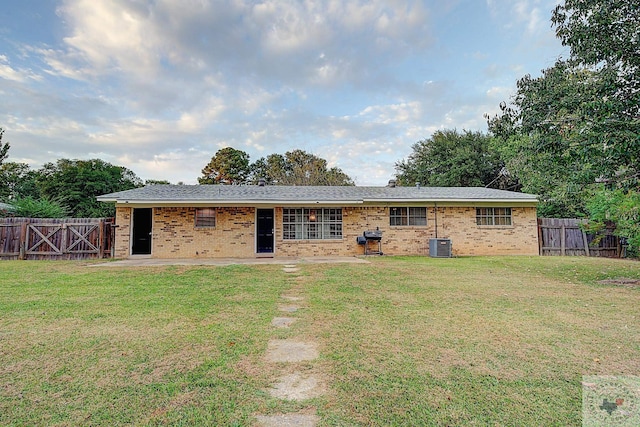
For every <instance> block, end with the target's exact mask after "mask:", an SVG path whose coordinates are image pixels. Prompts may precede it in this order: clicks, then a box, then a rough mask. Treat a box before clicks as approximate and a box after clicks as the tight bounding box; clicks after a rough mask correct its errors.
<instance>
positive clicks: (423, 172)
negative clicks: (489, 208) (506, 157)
mask: <svg viewBox="0 0 640 427" xmlns="http://www.w3.org/2000/svg"><path fill="white" fill-rule="evenodd" d="M412 148H413V152H412V153H411V154H410V155H409V157H408V159H407V160H402V161H400V162H397V163H396V166H395V167H396V173H397V174H396V179H397V180H398V183H399V184H400V185H405V186H408V185H414V183H416V182H419V183H420V184H422V185H427V186H434V187H455V186H460V187H478V186H480V187H484V186H490V187H493V188H503V189H506V188H510V189H514V188H516V187H517V182H516V181H515V180H512V179H510V178H509V175H508V174H507V173H506V169H505V167H504V162H503V161H502V160H501V159H500V156H499V154H498V152H497V151H496V150H495V149H494V148H493V146H492V144H491V137H489V136H488V135H486V134H483V133H482V132H471V131H463V132H462V133H459V132H458V131H457V130H441V131H440V130H439V131H436V132H435V133H434V134H433V135H432V136H431V137H430V138H428V139H425V140H423V141H418V142H416V143H415V144H413V147H412Z"/></svg>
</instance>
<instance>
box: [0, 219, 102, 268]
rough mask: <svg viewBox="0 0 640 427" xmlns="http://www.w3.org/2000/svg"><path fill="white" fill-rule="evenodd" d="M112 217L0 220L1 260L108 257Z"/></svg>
mask: <svg viewBox="0 0 640 427" xmlns="http://www.w3.org/2000/svg"><path fill="white" fill-rule="evenodd" d="M113 227H114V220H113V218H64V219H57V218H0V259H85V258H107V257H110V256H111V247H112V245H113V234H112V231H113Z"/></svg>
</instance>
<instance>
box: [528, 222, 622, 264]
mask: <svg viewBox="0 0 640 427" xmlns="http://www.w3.org/2000/svg"><path fill="white" fill-rule="evenodd" d="M584 223H585V220H581V219H575V218H538V242H539V245H540V255H561V256H592V257H606V258H619V257H620V254H621V249H622V247H621V246H620V238H619V237H618V236H614V235H613V231H614V229H615V226H613V225H611V226H609V227H607V229H606V230H605V232H604V234H603V235H601V236H596V235H595V234H592V233H587V232H586V231H585V230H584V229H583V228H582V225H583V224H584Z"/></svg>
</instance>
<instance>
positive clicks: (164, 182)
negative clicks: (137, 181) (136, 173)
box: [144, 179, 171, 185]
mask: <svg viewBox="0 0 640 427" xmlns="http://www.w3.org/2000/svg"><path fill="white" fill-rule="evenodd" d="M144 185H171V183H170V182H169V181H167V180H166V179H147V180H145V181H144Z"/></svg>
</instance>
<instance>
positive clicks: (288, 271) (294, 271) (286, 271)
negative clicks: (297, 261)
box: [282, 267, 300, 273]
mask: <svg viewBox="0 0 640 427" xmlns="http://www.w3.org/2000/svg"><path fill="white" fill-rule="evenodd" d="M282 271H284V272H285V273H296V272H298V271H300V269H299V268H296V267H285V268H283V269H282Z"/></svg>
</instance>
